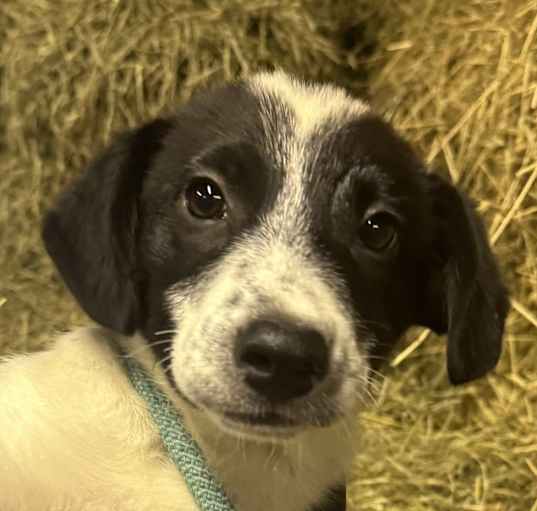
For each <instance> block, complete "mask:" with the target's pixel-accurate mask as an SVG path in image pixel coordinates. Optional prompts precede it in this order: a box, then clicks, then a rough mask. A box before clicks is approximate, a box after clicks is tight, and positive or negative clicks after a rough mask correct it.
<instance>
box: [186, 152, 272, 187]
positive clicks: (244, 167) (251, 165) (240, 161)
mask: <svg viewBox="0 0 537 511" xmlns="http://www.w3.org/2000/svg"><path fill="white" fill-rule="evenodd" d="M195 164H196V165H198V166H200V167H207V168H210V169H211V170H213V171H216V172H218V173H219V174H222V176H223V177H225V178H226V179H228V180H229V181H231V182H232V183H233V182H234V181H237V180H239V179H241V178H243V177H244V175H245V174H250V173H252V172H255V173H258V172H259V171H260V170H262V169H265V168H266V166H267V165H266V162H265V161H264V160H263V158H262V157H261V155H260V153H259V151H258V150H257V148H256V147H255V146H254V145H253V144H251V143H249V142H232V143H227V144H221V145H217V146H214V147H211V148H210V149H208V150H206V151H205V152H204V153H203V154H202V155H201V156H199V157H198V158H196V160H195Z"/></svg>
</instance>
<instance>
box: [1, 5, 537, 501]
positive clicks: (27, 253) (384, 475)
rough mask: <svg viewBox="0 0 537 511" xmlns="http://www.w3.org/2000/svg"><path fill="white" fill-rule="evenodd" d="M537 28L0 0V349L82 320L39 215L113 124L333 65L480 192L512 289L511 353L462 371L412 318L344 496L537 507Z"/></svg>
mask: <svg viewBox="0 0 537 511" xmlns="http://www.w3.org/2000/svg"><path fill="white" fill-rule="evenodd" d="M536 33H537V4H536V3H535V2H528V1H526V0H490V1H487V2H435V1H434V0H422V1H420V0H409V1H407V2H395V1H389V2H366V1H365V0H360V1H359V2H356V1H353V0H335V1H328V0H325V1H315V0H291V1H289V0H251V1H244V0H243V1H241V0H212V1H211V0H206V1H197V0H181V1H180V2H178V1H174V0H159V1H156V0H130V1H127V0H114V1H110V0H88V1H86V2H76V1H72V0H3V2H1V3H0V118H1V119H2V122H1V123H0V168H1V169H2V179H1V180H0V275H2V277H1V279H0V352H5V351H7V350H8V349H9V350H27V349H34V348H37V347H39V346H42V345H43V344H44V343H45V342H46V341H47V339H50V337H51V335H52V334H53V333H55V332H56V331H58V330H61V329H64V328H67V327H68V326H72V325H74V324H79V323H82V322H84V321H85V319H84V317H83V316H82V314H81V313H80V311H79V310H78V309H77V308H76V306H75V305H74V304H73V301H72V299H71V298H70V297H69V296H68V295H67V293H66V292H65V290H64V289H63V287H62V285H61V283H60V282H59V280H58V278H57V276H56V275H55V273H54V271H53V269H52V267H51V264H50V262H49V261H48V260H47V259H46V257H45V255H44V252H43V250H42V248H41V245H40V242H39V232H38V225H39V219H40V217H41V215H42V213H43V211H44V209H45V208H46V207H47V206H48V204H49V203H50V200H51V198H52V197H53V196H54V195H56V193H57V192H58V191H59V190H60V189H61V188H62V187H63V186H64V184H65V183H66V182H67V181H68V180H69V179H70V178H71V177H72V176H73V175H75V174H76V173H78V172H79V170H80V169H81V168H82V167H83V166H84V164H85V163H86V162H87V161H88V159H89V158H90V157H91V156H92V155H93V154H94V153H95V152H96V151H97V150H98V149H99V148H100V147H102V146H103V145H104V144H105V142H106V141H107V140H108V139H109V138H110V136H111V134H112V133H113V132H115V131H118V130H121V129H123V128H125V127H126V126H133V125H135V124H137V123H139V122H140V121H142V120H143V119H145V118H148V117H150V116H153V115H155V114H156V113H157V112H159V111H161V110H163V109H168V108H170V107H171V106H173V105H175V104H176V103H177V102H178V101H183V100H185V99H186V98H187V97H188V96H189V95H190V94H191V93H192V91H193V90H194V89H195V88H197V87H199V86H202V85H204V84H207V83H214V82H220V81H222V80H225V79H229V78H232V77H235V76H237V75H241V74H249V73H251V72H253V71H255V70H257V69H260V68H266V67H272V66H274V65H277V66H281V67H284V68H285V69H287V70H289V71H291V72H294V73H297V74H300V75H302V76H305V77H307V78H315V79H325V80H326V79H328V80H332V81H335V82H338V83H340V84H342V85H344V86H346V87H348V88H350V89H351V90H352V91H354V92H355V93H357V94H364V93H368V94H369V95H370V98H371V101H372V102H373V104H374V105H376V106H377V107H378V108H380V109H382V111H384V112H385V114H386V116H389V117H390V118H391V119H392V120H393V122H394V124H395V125H396V126H397V127H398V128H399V129H400V130H401V131H403V133H404V134H405V135H406V136H407V137H408V138H409V139H410V140H412V141H413V142H414V143H415V144H416V145H417V147H418V148H419V149H420V150H421V152H422V153H423V155H424V157H425V158H426V160H427V161H428V162H429V163H430V164H431V165H432V166H434V167H436V168H438V169H439V171H440V172H445V173H447V174H449V175H450V176H451V177H452V178H453V179H454V180H455V181H457V182H459V183H460V184H461V186H463V187H464V188H465V189H467V190H468V191H469V192H470V194H471V195H472V196H473V197H475V198H476V199H478V201H479V204H480V210H481V211H482V212H483V214H484V215H485V218H486V220H487V223H488V225H489V227H490V232H491V235H492V240H493V243H494V245H495V249H496V251H497V253H498V254H499V256H500V259H501V265H502V269H503V271H504V273H505V275H506V277H507V279H508V282H509V285H510V288H511V290H512V292H513V306H514V307H513V309H514V310H513V312H512V314H511V316H510V319H509V323H508V333H507V336H506V341H507V342H506V349H505V353H504V356H503V358H502V361H501V364H500V368H499V370H498V371H497V372H496V373H494V374H492V375H490V376H489V377H487V378H485V379H484V380H482V381H480V382H477V383H475V384H471V385H468V386H465V387H463V388H455V389H454V388H450V387H449V386H448V384H447V380H446V375H445V370H444V365H445V362H444V358H443V349H444V348H443V342H442V340H440V339H436V338H434V337H433V336H428V337H423V336H422V335H421V333H420V332H419V331H415V332H413V333H412V334H411V335H409V336H408V339H407V341H406V344H405V343H403V345H402V347H401V349H400V350H399V352H398V353H396V354H395V355H394V358H393V361H392V366H393V367H392V368H391V369H389V370H388V371H387V376H386V377H385V378H384V380H383V381H379V388H380V391H379V398H378V403H377V405H376V406H374V407H373V408H372V409H371V410H370V411H369V412H367V413H366V414H365V416H364V424H365V433H364V437H363V438H362V439H360V440H359V439H357V441H361V444H362V451H361V455H360V456H359V458H358V459H357V461H356V466H355V475H356V478H355V479H354V480H353V483H352V484H351V487H350V500H351V502H352V503H353V505H354V506H356V508H358V507H359V509H362V510H394V509H413V510H430V509H434V510H462V509H464V510H483V511H485V510H487V511H489V510H504V509H505V510H507V509H509V510H511V509H521V510H522V509H533V510H537V422H536V421H537V386H536V385H535V382H536V381H537V312H536V311H537V285H536V284H537V263H536V260H537V259H536V253H537V185H535V184H534V183H535V180H537V141H536V137H537V126H536V124H537V35H536ZM366 79H367V82H365V81H364V80H366ZM366 83H367V86H366Z"/></svg>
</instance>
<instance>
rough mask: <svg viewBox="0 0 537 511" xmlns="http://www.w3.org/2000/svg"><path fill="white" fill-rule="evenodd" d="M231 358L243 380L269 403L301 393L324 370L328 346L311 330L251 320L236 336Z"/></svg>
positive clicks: (324, 374) (310, 386)
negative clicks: (240, 372)
mask: <svg viewBox="0 0 537 511" xmlns="http://www.w3.org/2000/svg"><path fill="white" fill-rule="evenodd" d="M235 360H236V364H237V366H238V367H239V368H241V369H242V371H243V372H244V375H245V381H246V383H247V384H248V385H249V386H250V387H251V388H253V389H254V390H255V391H256V392H258V393H259V394H261V395H263V396H264V397H266V398H267V399H269V400H270V401H272V402H281V401H287V400H289V399H293V398H296V397H300V396H304V395H305V394H307V393H308V392H310V391H311V390H312V389H313V387H314V386H315V384H316V383H318V382H320V381H321V380H322V379H323V378H324V377H325V376H326V373H327V371H328V347H327V344H326V340H325V339H324V337H323V336H322V335H321V334H320V333H319V332H317V331H316V330H313V329H303V328H302V329H300V328H296V327H292V326H290V325H287V324H285V325H284V324H280V323H275V322H270V321H257V322H255V323H252V324H251V325H250V326H249V327H248V328H247V329H246V330H245V331H244V333H243V334H242V335H240V336H239V337H238V339H237V344H236V350H235Z"/></svg>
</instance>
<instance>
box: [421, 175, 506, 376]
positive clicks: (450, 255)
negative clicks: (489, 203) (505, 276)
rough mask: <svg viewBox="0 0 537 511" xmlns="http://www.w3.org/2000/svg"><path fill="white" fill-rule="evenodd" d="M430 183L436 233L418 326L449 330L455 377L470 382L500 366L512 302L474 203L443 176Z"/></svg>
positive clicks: (424, 273)
mask: <svg viewBox="0 0 537 511" xmlns="http://www.w3.org/2000/svg"><path fill="white" fill-rule="evenodd" d="M425 179H426V181H427V188H428V193H429V197H430V199H431V201H432V204H433V219H432V220H433V222H434V230H435V235H434V241H433V247H432V252H433V254H432V257H431V254H428V256H429V258H428V260H427V262H426V263H424V264H423V266H422V270H421V279H420V280H421V282H420V288H421V291H422V293H423V294H421V296H420V298H419V303H418V308H419V311H418V323H419V324H421V325H424V326H427V327H429V328H431V329H433V330H434V331H435V332H437V333H441V334H443V333H446V332H447V336H448V341H447V368H448V375H449V379H450V381H451V382H452V383H455V384H457V383H465V382H467V381H470V380H473V379H476V378H479V377H480V376H483V375H484V374H485V373H486V372H487V371H489V370H491V369H493V368H494V367H495V366H496V364H497V362H498V359H499V357H500V354H501V347H502V335H503V330H504V324H505V318H506V315H507V312H508V310H509V301H508V296H507V291H506V288H505V287H504V285H503V283H502V279H501V276H500V273H499V270H498V267H497V265H496V262H495V259H494V255H493V254H492V251H491V248H490V245H489V243H488V239H487V234H486V231H485V228H484V226H483V223H482V222H481V220H480V218H479V217H478V215H477V213H476V212H475V211H474V208H473V206H472V204H471V203H470V201H469V200H468V199H467V198H466V197H465V196H464V195H463V194H462V193H460V192H459V191H457V190H456V189H455V187H454V186H452V185H451V184H449V183H448V182H446V181H444V180H443V179H442V178H440V177H439V176H435V175H429V174H428V175H426V176H425Z"/></svg>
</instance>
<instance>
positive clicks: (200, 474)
mask: <svg viewBox="0 0 537 511" xmlns="http://www.w3.org/2000/svg"><path fill="white" fill-rule="evenodd" d="M124 361H125V366H126V368H127V372H128V376H129V379H130V381H131V383H132V385H133V387H134V388H135V389H136V391H137V392H138V394H139V395H140V396H141V397H142V398H143V399H144V401H145V402H146V403H147V406H148V408H149V412H150V414H151V417H152V418H153V421H154V422H155V424H156V425H157V426H158V429H159V432H160V437H161V439H162V442H163V444H164V447H165V448H166V451H167V452H168V456H169V457H170V459H171V460H172V461H173V462H174V464H175V466H176V467H177V469H178V470H179V472H181V474H182V475H183V478H184V480H185V482H186V484H187V486H188V488H189V490H190V493H191V494H192V496H193V497H194V500H195V501H196V503H197V504H198V506H199V508H200V510H201V511H233V506H232V505H231V503H230V501H229V499H228V498H227V496H226V494H225V493H224V490H223V489H222V487H221V485H220V483H219V482H218V481H217V480H216V479H215V477H214V476H213V474H212V473H211V471H210V470H209V467H208V466H207V462H206V461H205V458H204V456H203V453H202V452H201V450H200V448H199V446H198V444H196V442H195V440H194V439H193V438H192V436H191V435H190V433H189V432H188V431H187V430H186V428H185V426H184V424H183V420H182V417H181V416H180V414H179V413H178V412H177V410H176V409H175V408H174V407H173V405H172V403H171V402H170V400H169V399H168V398H167V397H166V396H165V395H164V394H163V393H162V391H161V390H160V389H158V388H157V386H156V385H155V383H154V382H152V381H151V379H150V377H149V375H148V374H147V373H146V372H145V371H144V369H143V368H142V367H141V366H140V364H139V363H138V362H136V361H135V360H134V359H133V358H132V357H129V356H127V357H125V358H124Z"/></svg>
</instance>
